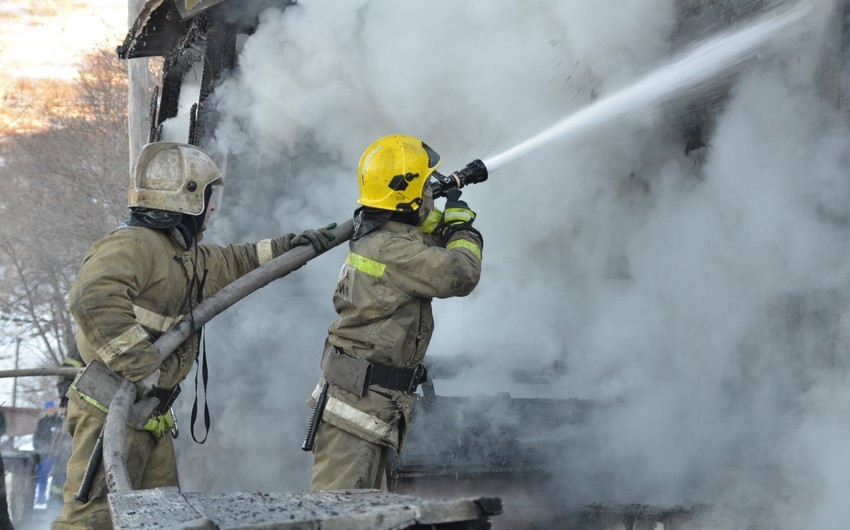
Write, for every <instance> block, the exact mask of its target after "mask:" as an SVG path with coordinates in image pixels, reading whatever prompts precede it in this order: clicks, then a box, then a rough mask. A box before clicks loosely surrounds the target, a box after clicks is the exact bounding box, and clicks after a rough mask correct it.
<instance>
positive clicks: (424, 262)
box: [305, 135, 483, 491]
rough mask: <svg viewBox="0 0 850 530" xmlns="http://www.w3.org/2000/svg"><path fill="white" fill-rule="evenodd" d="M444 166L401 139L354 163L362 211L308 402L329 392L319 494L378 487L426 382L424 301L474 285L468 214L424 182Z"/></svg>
mask: <svg viewBox="0 0 850 530" xmlns="http://www.w3.org/2000/svg"><path fill="white" fill-rule="evenodd" d="M439 165H440V157H439V155H437V153H436V152H434V150H432V149H431V148H430V147H428V146H427V145H426V144H425V143H423V142H422V141H421V140H418V139H416V138H413V137H410V136H404V135H392V136H386V137H384V138H380V139H379V140H377V141H375V142H374V143H372V144H371V145H370V146H369V147H368V148H367V149H366V151H365V152H364V153H363V156H362V158H361V159H360V166H359V169H358V180H359V184H360V200H359V201H358V202H359V203H360V204H361V205H362V207H361V208H359V209H358V210H357V211H356V212H355V217H354V235H353V236H352V238H351V242H350V247H349V248H350V250H349V253H348V256H347V258H346V260H345V264H344V265H343V267H342V271H341V273H340V277H339V282H338V283H337V287H336V292H335V293H334V296H333V302H334V307H335V308H336V311H337V313H338V314H339V318H338V319H337V320H336V321H334V322H333V323H332V324H331V325H330V327H329V329H328V338H327V341H326V343H325V349H324V352H323V355H322V363H321V364H322V379H321V380H320V381H319V385H318V386H317V387H316V390H315V391H314V392H313V395H312V396H311V398H310V400H309V401H308V403H309V404H311V405H313V406H315V403H316V400H317V398H320V396H321V398H322V399H324V398H326V399H325V401H324V403H325V406H324V408H323V413H322V416H321V418H322V419H321V422H320V423H319V426H318V431H317V432H316V435H315V440H314V443H313V445H312V451H313V478H312V489H313V490H314V491H316V490H322V489H346V488H380V487H381V479H382V476H383V473H384V469H385V467H386V462H387V457H388V455H389V451H396V452H398V451H400V450H401V447H402V445H403V443H404V438H405V432H406V428H407V425H408V424H409V422H410V415H411V410H412V406H413V402H414V397H413V392H414V391H415V390H416V388H417V386H418V385H420V384H422V383H424V382H425V381H426V379H427V376H426V373H425V368H424V367H423V365H422V361H423V358H424V357H425V351H426V349H427V348H428V343H429V342H430V340H431V334H432V332H433V330H434V320H433V316H432V313H431V300H432V299H433V298H448V297H452V296H466V295H467V294H469V293H470V292H471V291H472V290H473V289H474V288H475V286H476V285H477V284H478V279H479V276H480V274H481V255H482V247H483V239H482V236H481V234H480V233H479V232H478V230H476V229H475V228H473V227H472V223H473V221H474V219H475V213H474V212H473V211H472V210H470V209H469V207H468V206H467V204H466V203H465V202H463V201H460V200H459V197H457V196H456V197H453V198H452V200H449V201H447V202H446V208H445V212H444V213H441V212H439V211H438V210H435V209H434V199H433V197H432V195H431V188H430V186H429V179H430V177H431V175H432V174H433V173H434V171H435V170H436V169H437V167H438V166H439ZM457 194H458V195H459V192H457ZM326 383H327V384H326ZM323 389H324V390H325V394H322V390H323ZM319 402H320V403H321V400H320V401H319ZM305 445H306V446H305V449H306V448H307V446H309V444H305Z"/></svg>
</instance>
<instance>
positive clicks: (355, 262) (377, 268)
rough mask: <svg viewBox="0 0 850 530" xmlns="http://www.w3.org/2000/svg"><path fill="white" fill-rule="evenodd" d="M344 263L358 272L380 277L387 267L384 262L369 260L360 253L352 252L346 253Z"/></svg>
mask: <svg viewBox="0 0 850 530" xmlns="http://www.w3.org/2000/svg"><path fill="white" fill-rule="evenodd" d="M345 263H346V265H348V266H349V267H351V268H354V269H357V270H359V271H360V272H363V273H366V274H368V275H369V276H374V277H376V278H380V277H381V276H383V275H384V271H385V270H386V268H387V266H386V265H385V264H384V263H381V262H379V261H375V260H371V259H369V258H364V257H363V256H361V255H360V254H355V253H354V252H349V253H348V257H347V258H346V259H345Z"/></svg>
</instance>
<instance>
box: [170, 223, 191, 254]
mask: <svg viewBox="0 0 850 530" xmlns="http://www.w3.org/2000/svg"><path fill="white" fill-rule="evenodd" d="M168 233H169V234H170V235H171V237H172V239H174V241H176V242H177V244H178V245H180V246H181V247H182V248H183V250H189V244H188V243H187V242H186V238H185V237H183V233H182V232H181V231H180V230H178V229H177V228H171V229H170V230H168Z"/></svg>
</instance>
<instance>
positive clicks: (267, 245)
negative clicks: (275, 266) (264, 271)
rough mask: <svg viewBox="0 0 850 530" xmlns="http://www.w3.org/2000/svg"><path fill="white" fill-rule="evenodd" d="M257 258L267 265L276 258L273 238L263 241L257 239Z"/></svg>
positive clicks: (261, 263)
mask: <svg viewBox="0 0 850 530" xmlns="http://www.w3.org/2000/svg"><path fill="white" fill-rule="evenodd" d="M256 247H257V260H258V261H259V262H260V265H265V264H266V263H268V262H270V261H271V260H272V258H274V252H272V240H271V239H263V240H262V241H257V244H256Z"/></svg>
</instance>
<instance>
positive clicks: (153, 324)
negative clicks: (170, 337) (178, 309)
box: [133, 304, 183, 331]
mask: <svg viewBox="0 0 850 530" xmlns="http://www.w3.org/2000/svg"><path fill="white" fill-rule="evenodd" d="M133 313H135V314H136V321H137V322H138V323H139V324H141V325H143V326H144V327H146V328H148V329H153V330H156V331H168V330H169V329H171V327H172V326H174V324H176V323H177V321H178V320H180V319H181V318H183V315H177V316H176V317H169V316H165V315H161V314H159V313H155V312H153V311H151V310H150V309H145V308H144V307H139V306H137V305H136V304H133Z"/></svg>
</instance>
